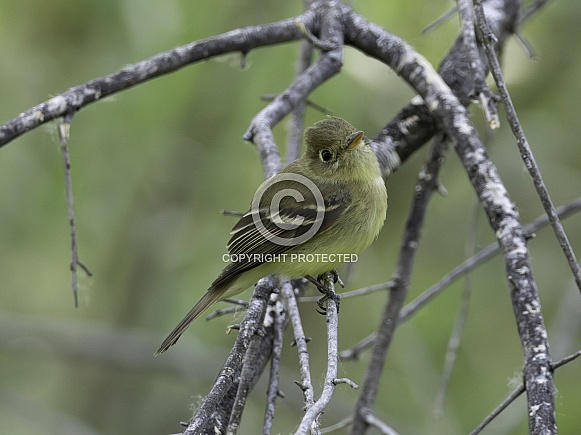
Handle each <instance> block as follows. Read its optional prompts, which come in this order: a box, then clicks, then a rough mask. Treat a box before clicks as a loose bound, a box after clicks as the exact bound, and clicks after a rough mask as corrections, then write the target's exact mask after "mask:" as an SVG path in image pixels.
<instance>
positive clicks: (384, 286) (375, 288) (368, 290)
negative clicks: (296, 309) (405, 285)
mask: <svg viewBox="0 0 581 435" xmlns="http://www.w3.org/2000/svg"><path fill="white" fill-rule="evenodd" d="M392 286H393V281H387V282H382V283H380V284H374V285H370V286H368V287H363V288H360V289H357V290H352V291H350V292H345V293H341V299H349V298H355V297H357V296H364V295H369V294H372V293H377V292H380V291H384V290H389V289H390V288H391V287H392ZM319 299H321V297H320V296H301V297H300V298H298V301H299V302H318V301H319Z"/></svg>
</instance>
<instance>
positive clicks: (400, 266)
mask: <svg viewBox="0 0 581 435" xmlns="http://www.w3.org/2000/svg"><path fill="white" fill-rule="evenodd" d="M443 149H444V142H443V140H441V138H440V140H435V141H434V144H433V146H432V150H431V153H430V158H429V161H428V162H427V163H426V165H425V166H424V168H423V169H422V172H421V173H420V176H419V180H418V183H417V185H416V188H415V195H414V201H413V204H412V208H411V210H410V213H409V216H408V219H407V222H406V229H405V233H404V236H403V240H402V243H401V248H400V253H399V256H398V262H397V266H396V270H395V272H394V276H393V279H392V280H393V282H394V286H393V287H392V288H391V292H390V297H389V300H388V303H387V304H386V306H385V311H384V313H383V316H382V319H381V323H380V327H379V329H378V330H377V337H376V339H375V345H374V348H373V352H372V355H371V360H370V362H369V366H368V369H367V372H366V373H365V378H364V382H363V387H362V389H361V394H360V395H359V398H358V400H357V404H356V408H355V416H354V420H353V426H352V428H351V433H353V434H361V433H363V432H364V431H365V429H366V426H367V425H369V421H368V420H367V419H368V418H369V417H370V415H372V414H373V412H372V409H373V404H374V401H375V397H376V395H377V388H378V385H379V378H380V377H381V372H382V371H383V367H384V365H385V359H386V356H387V351H388V349H389V347H390V344H391V341H392V338H393V335H394V333H395V328H396V326H397V323H398V318H399V312H400V310H401V307H402V306H403V303H404V300H405V298H406V295H407V292H408V288H409V283H410V278H411V273H412V269H413V265H414V260H415V254H416V251H417V247H418V243H419V239H420V233H421V229H422V227H423V224H424V220H425V215H426V210H427V206H428V203H429V201H430V199H431V197H432V193H433V192H434V190H436V188H437V184H438V173H439V170H440V165H441V160H442V155H443V154H442V153H443Z"/></svg>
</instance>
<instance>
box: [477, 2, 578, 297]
mask: <svg viewBox="0 0 581 435" xmlns="http://www.w3.org/2000/svg"><path fill="white" fill-rule="evenodd" d="M474 8H475V12H476V22H477V24H478V26H477V29H478V31H479V35H480V39H481V40H482V41H483V45H484V50H485V51H486V55H487V56H488V62H489V63H490V71H491V73H492V76H493V77H494V81H495V83H496V86H497V87H498V90H499V91H500V96H501V98H502V102H503V104H504V107H505V110H506V116H507V119H508V122H509V124H510V127H511V129H512V132H513V134H514V137H515V139H516V143H517V145H518V149H519V152H520V155H521V157H522V159H523V162H524V164H525V166H526V167H527V169H528V171H529V173H530V175H531V178H532V179H533V184H534V186H535V189H536V191H537V194H538V196H539V198H540V200H541V204H542V205H543V208H544V209H545V212H546V213H547V215H548V216H549V221H550V222H551V226H552V227H553V231H554V232H555V236H556V237H557V240H558V241H559V244H560V245H561V249H562V250H563V253H564V254H565V257H566V258H567V262H568V263H569V268H570V269H571V273H572V274H573V277H574V278H575V282H576V283H577V288H578V289H579V291H580V292H581V267H580V266H579V263H578V262H577V258H576V257H575V252H573V248H572V247H571V243H570V242H569V238H568V237H567V234H566V233H565V230H564V228H563V225H562V224H561V221H560V219H559V216H558V215H557V212H556V211H555V206H554V205H553V202H552V201H551V197H550V195H549V191H548V190H547V187H546V186H545V183H544V181H543V176H542V175H541V171H540V169H539V167H538V165H537V162H536V160H535V157H534V155H533V152H532V150H531V147H530V145H529V142H528V139H527V137H526V135H525V132H524V130H523V128H522V125H521V123H520V120H519V118H518V115H517V113H516V110H515V108H514V104H513V102H512V98H511V97H510V94H509V92H508V87H507V86H506V82H505V81H504V76H503V74H502V69H501V67H500V62H499V61H498V57H497V55H496V50H495V44H496V37H494V35H493V34H492V32H491V30H490V27H489V25H488V22H487V21H486V16H485V15H484V8H483V6H482V0H475V1H474Z"/></svg>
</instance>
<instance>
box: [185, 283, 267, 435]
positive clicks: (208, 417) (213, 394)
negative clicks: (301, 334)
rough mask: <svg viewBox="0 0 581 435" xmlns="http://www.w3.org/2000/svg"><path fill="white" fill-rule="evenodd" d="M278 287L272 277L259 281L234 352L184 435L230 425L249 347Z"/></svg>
mask: <svg viewBox="0 0 581 435" xmlns="http://www.w3.org/2000/svg"><path fill="white" fill-rule="evenodd" d="M274 289H275V286H274V285H273V283H272V277H267V278H263V279H262V280H260V281H259V282H258V284H257V285H256V288H255V289H254V293H253V294H252V299H251V301H250V304H249V305H248V312H247V314H246V317H245V318H244V320H243V321H242V324H241V326H240V331H239V332H238V336H237V337H236V341H235V343H234V346H233V347H232V350H231V351H230V355H229V356H228V359H227V360H226V363H225V364H224V367H223V368H222V370H221V371H220V374H219V375H218V378H217V379H216V381H215V382H214V385H213V386H212V390H211V391H210V392H209V393H208V395H207V396H206V397H205V398H204V401H203V402H202V405H201V406H200V408H199V409H198V411H197V412H196V415H195V416H194V418H193V419H192V420H191V421H190V423H189V425H188V427H187V429H186V430H185V431H184V435H194V434H199V433H214V432H215V429H217V430H221V431H223V430H224V429H225V428H226V426H227V425H228V422H229V420H230V414H231V408H232V404H233V401H234V398H235V397H236V392H237V390H238V383H239V377H240V373H241V371H242V366H243V361H244V358H245V355H246V352H247V349H248V347H249V345H250V342H251V340H252V339H253V337H254V334H255V333H256V331H257V330H258V329H259V328H260V326H261V325H262V324H263V321H264V315H265V312H266V305H267V302H268V299H269V296H270V293H271V292H272V291H273V290H274Z"/></svg>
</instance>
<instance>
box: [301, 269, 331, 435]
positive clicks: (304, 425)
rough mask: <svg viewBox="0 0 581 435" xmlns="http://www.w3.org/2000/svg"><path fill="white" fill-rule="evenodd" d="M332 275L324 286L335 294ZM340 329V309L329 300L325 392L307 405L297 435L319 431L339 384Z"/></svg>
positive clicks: (328, 275) (327, 278) (327, 277)
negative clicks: (321, 418)
mask: <svg viewBox="0 0 581 435" xmlns="http://www.w3.org/2000/svg"><path fill="white" fill-rule="evenodd" d="M330 275H331V274H327V276H326V279H325V282H324V283H323V285H325V287H326V288H327V290H328V291H329V292H330V293H332V294H334V292H335V289H334V285H333V280H332V279H331V277H330ZM338 329H339V317H338V307H337V303H336V301H335V299H334V298H332V297H331V298H329V299H327V373H326V375H325V381H324V384H323V392H322V393H321V397H319V399H318V400H317V401H315V402H314V403H313V404H311V405H310V406H309V405H307V410H306V412H305V416H304V417H303V419H302V421H301V424H300V425H299V428H298V429H297V431H296V432H295V433H296V434H297V435H299V434H301V435H302V434H304V435H306V434H308V433H311V432H310V431H311V429H312V428H317V429H318V427H319V423H318V418H319V415H321V414H322V413H323V411H324V410H325V408H326V407H327V406H328V405H329V403H330V401H331V397H332V395H333V391H334V390H335V385H336V384H337V383H338V380H337V363H338V351H337V348H338ZM313 432H314V431H313Z"/></svg>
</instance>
